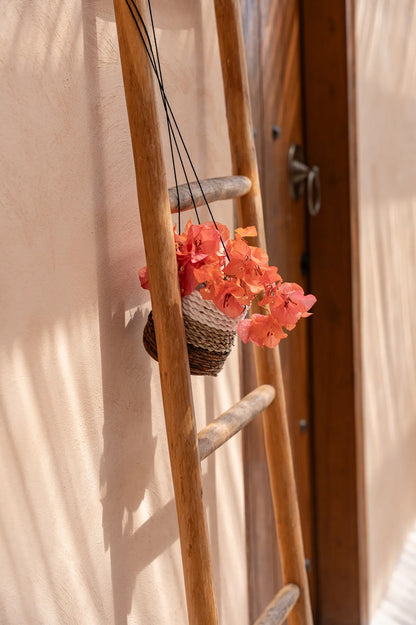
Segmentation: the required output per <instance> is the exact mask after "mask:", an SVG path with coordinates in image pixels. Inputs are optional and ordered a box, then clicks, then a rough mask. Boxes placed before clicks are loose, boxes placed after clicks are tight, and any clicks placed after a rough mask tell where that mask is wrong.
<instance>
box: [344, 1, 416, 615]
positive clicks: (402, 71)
mask: <svg viewBox="0 0 416 625" xmlns="http://www.w3.org/2000/svg"><path fill="white" fill-rule="evenodd" d="M356 41H357V44H356V45H357V84H358V148H359V206H360V210H359V213H360V215H359V227H360V252H361V255H360V263H361V309H362V328H361V331H362V342H363V374H364V378H363V381H364V420H365V454H366V481H367V493H366V499H367V514H368V565H369V591H370V608H371V612H373V611H374V609H375V607H376V606H377V605H378V603H379V602H380V599H381V598H382V596H383V593H384V592H385V588H386V584H387V582H388V579H389V576H390V574H391V571H392V567H393V566H394V564H395V563H396V560H397V558H398V556H399V553H400V550H401V548H402V544H403V541H404V540H405V537H406V534H407V532H408V531H409V529H410V527H411V525H412V523H413V522H414V520H415V518H416V384H415V375H416V319H415V310H416V291H415V288H414V286H415V276H416V186H415V176H416V64H415V58H416V11H415V4H414V2H413V0H400V2H397V0H387V1H384V2H373V1H372V0H358V1H357V31H356Z"/></svg>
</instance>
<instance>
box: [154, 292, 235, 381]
mask: <svg viewBox="0 0 416 625" xmlns="http://www.w3.org/2000/svg"><path fill="white" fill-rule="evenodd" d="M182 313H183V320H184V325H185V336H186V343H187V346H188V356H189V366H190V370H191V373H192V374H193V375H213V376H216V375H218V373H219V372H220V371H221V369H222V368H223V366H224V363H225V361H226V359H227V356H228V355H229V354H230V352H231V349H232V347H233V344H234V339H235V335H236V333H237V326H238V324H239V323H240V321H241V320H242V319H244V317H245V316H246V314H247V311H246V310H245V311H244V312H243V313H242V314H241V315H239V316H238V317H237V318H236V319H232V318H231V317H229V316H228V315H225V314H224V313H222V312H221V311H220V310H219V309H218V308H217V307H216V305H215V304H214V303H213V302H211V301H209V300H204V299H202V297H201V295H200V293H199V291H198V290H195V291H193V292H192V293H191V294H190V295H186V296H185V297H183V298H182ZM143 344H144V346H145V348H146V351H147V352H148V354H150V356H152V358H154V359H155V360H157V346H156V335H155V328H154V325H153V315H152V313H151V312H150V314H149V317H148V319H147V323H146V325H145V327H144V331H143Z"/></svg>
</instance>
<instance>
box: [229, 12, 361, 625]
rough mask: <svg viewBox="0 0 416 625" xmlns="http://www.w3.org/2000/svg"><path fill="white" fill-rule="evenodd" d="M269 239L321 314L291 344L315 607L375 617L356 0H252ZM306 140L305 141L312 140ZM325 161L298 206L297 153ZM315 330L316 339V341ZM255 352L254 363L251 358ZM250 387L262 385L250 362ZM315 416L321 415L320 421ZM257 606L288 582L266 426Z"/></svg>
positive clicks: (253, 480) (331, 619)
mask: <svg viewBox="0 0 416 625" xmlns="http://www.w3.org/2000/svg"><path fill="white" fill-rule="evenodd" d="M241 4H242V9H243V23H244V29H245V43H246V49H247V62H248V71H249V80H250V87H251V100H252V109H253V119H254V126H255V129H256V147H257V154H258V159H259V169H260V176H261V185H262V193H263V200H264V212H265V222H266V233H267V238H268V240H267V243H268V248H269V252H270V256H271V260H272V261H273V263H274V264H277V265H278V267H279V269H280V272H281V274H282V276H283V277H284V279H285V280H287V281H295V282H299V283H300V284H301V285H302V286H303V287H304V288H306V289H308V284H309V285H310V290H311V291H312V292H313V293H314V294H315V295H316V296H317V298H318V303H317V305H316V306H315V312H316V315H315V317H314V318H313V319H312V320H309V321H306V322H303V323H301V324H299V327H298V328H297V329H296V330H295V332H293V334H292V335H291V336H289V338H288V339H286V340H285V341H283V342H282V343H281V353H282V361H283V371H284V378H285V387H286V396H287V404H288V415H289V420H290V429H291V435H292V444H293V452H294V460H295V472H296V479H297V488H298V495H299V503H300V512H301V520H302V528H303V535H304V543H305V552H306V558H307V560H308V562H307V566H308V567H309V582H310V588H311V598H312V606H313V610H314V614H315V618H316V622H319V623H320V624H321V625H344V624H345V625H362V624H364V623H366V622H367V616H366V609H367V565H366V552H367V547H366V514H365V506H364V457H363V454H364V452H363V442H362V440H363V432H362V429H363V415H362V396H361V367H360V359H361V347H360V325H359V306H360V303H359V257H358V227H357V176H356V167H357V157H356V119H355V41H354V28H355V25H354V6H355V2H354V0H340V1H339V2H322V1H321V0H261V1H260V0H241ZM302 139H303V140H302ZM292 143H299V144H303V145H304V147H305V153H306V157H307V159H308V160H309V164H310V165H318V166H319V168H320V178H321V202H322V208H321V211H320V213H319V215H318V216H316V217H309V216H308V214H307V212H306V209H305V205H304V202H302V201H299V202H293V201H292V200H291V198H290V196H289V191H288V180H287V154H288V150H289V146H290V145H291V144H292ZM308 339H309V340H308ZM248 360H249V359H247V361H248ZM243 371H244V384H245V385H246V386H247V388H250V387H252V377H251V375H252V374H251V372H250V370H249V368H248V367H247V365H246V366H245V368H243ZM312 415H313V419H312ZM244 454H245V477H246V502H247V503H246V522H247V547H248V560H249V562H248V565H249V597H250V616H251V618H255V617H256V615H257V614H258V613H259V612H260V611H261V609H262V608H263V607H264V605H265V604H266V603H267V601H268V600H269V599H270V598H271V596H272V595H273V593H274V592H275V590H276V588H277V587H278V586H279V585H280V583H281V580H280V574H279V570H278V565H277V564H276V562H277V556H276V552H277V548H276V540H275V537H274V526H273V514H272V508H271V503H270V498H269V495H268V484H267V473H266V461H265V452H264V447H263V441H262V429H261V422H260V420H258V421H257V422H255V423H254V424H253V425H252V427H251V428H250V430H248V431H246V432H245V438H244Z"/></svg>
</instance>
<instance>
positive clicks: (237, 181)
mask: <svg viewBox="0 0 416 625" xmlns="http://www.w3.org/2000/svg"><path fill="white" fill-rule="evenodd" d="M200 183H201V186H200V185H199V184H198V182H191V183H189V187H188V185H187V184H181V185H178V189H177V190H176V187H172V188H171V189H169V190H168V193H169V203H170V208H171V211H172V213H177V212H178V193H179V203H180V207H181V211H182V210H191V209H193V208H194V203H195V206H203V205H204V204H205V200H207V202H216V201H218V200H231V199H233V198H236V197H241V196H242V195H245V194H246V193H248V191H249V190H250V187H251V181H250V180H249V179H248V178H246V177H245V176H224V177H222V178H207V179H206V180H200ZM201 187H202V190H201ZM204 196H205V197H204ZM192 199H193V201H192Z"/></svg>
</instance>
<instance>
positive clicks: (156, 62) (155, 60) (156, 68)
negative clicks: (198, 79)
mask: <svg viewBox="0 0 416 625" xmlns="http://www.w3.org/2000/svg"><path fill="white" fill-rule="evenodd" d="M125 1H126V4H127V6H128V8H129V11H130V13H131V15H132V17H133V20H134V22H135V24H136V28H137V30H138V32H139V35H140V38H141V40H142V42H143V45H144V47H145V50H146V53H147V56H148V58H149V61H150V64H151V66H152V69H153V72H154V74H155V76H156V80H157V82H158V86H159V90H160V94H161V97H162V103H163V108H164V110H165V116H166V122H167V126H168V134H169V145H170V152H171V159H172V165H173V172H174V178H175V187H176V195H177V201H178V230H179V232H180V231H181V227H180V198H179V187H178V180H177V173H176V165H175V156H174V150H173V145H172V140H173V143H174V144H175V148H176V151H177V154H178V157H179V160H180V163H181V167H182V171H183V174H184V176H185V180H186V184H187V187H188V190H189V194H190V197H191V200H192V204H193V207H194V210H195V215H196V218H197V221H198V224H200V223H201V221H200V218H199V214H198V210H197V207H196V203H195V199H194V196H193V193H192V189H191V185H190V182H189V179H188V175H187V172H186V168H185V165H184V162H183V158H182V155H181V151H180V149H179V145H178V142H177V139H176V136H175V131H174V128H173V126H172V122H173V124H174V126H175V129H176V132H177V133H178V136H179V139H180V141H181V144H182V146H183V149H184V150H185V154H186V157H187V159H188V162H189V164H190V166H191V169H192V172H193V174H194V176H195V180H196V182H197V184H198V186H199V189H200V191H201V194H202V197H203V200H204V202H205V205H206V207H207V209H208V212H209V215H210V217H211V220H212V222H213V224H214V226H215V228H216V229H217V231H218V232H219V233H220V231H219V228H218V225H217V223H216V221H215V218H214V215H213V213H212V210H211V207H210V205H209V203H208V200H207V198H206V196H205V192H204V189H203V187H202V184H201V181H200V179H199V177H198V174H197V172H196V169H195V167H194V164H193V162H192V159H191V156H190V154H189V151H188V148H187V146H186V143H185V141H184V138H183V136H182V133H181V131H180V129H179V126H178V123H177V121H176V118H175V115H174V113H173V111H172V107H171V106H170V103H169V100H168V98H167V96H166V92H165V88H164V83H163V76H162V68H161V64H160V57H159V49H158V45H157V40H156V33H155V26H154V20H153V13H152V7H151V3H150V0H147V3H148V8H149V14H150V20H151V26H152V35H153V41H154V48H155V51H156V57H155V53H154V51H153V45H152V42H151V39H150V36H149V32H148V30H147V27H146V24H145V22H144V19H143V17H142V15H141V13H140V11H139V9H138V7H137V4H136V2H135V0H125ZM130 2H131V4H130ZM131 5H132V6H133V7H134V11H133V9H132V6H131ZM135 13H136V14H135ZM136 15H137V18H138V20H139V21H138V20H137V18H136ZM139 22H140V24H139ZM140 25H141V26H140ZM142 29H143V32H144V34H143V32H142ZM146 41H147V43H146ZM220 240H221V243H222V246H223V248H224V251H225V253H226V256H227V258H228V260H230V257H229V255H228V252H227V249H226V246H225V243H224V241H223V239H222V236H221V233H220Z"/></svg>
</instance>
